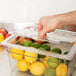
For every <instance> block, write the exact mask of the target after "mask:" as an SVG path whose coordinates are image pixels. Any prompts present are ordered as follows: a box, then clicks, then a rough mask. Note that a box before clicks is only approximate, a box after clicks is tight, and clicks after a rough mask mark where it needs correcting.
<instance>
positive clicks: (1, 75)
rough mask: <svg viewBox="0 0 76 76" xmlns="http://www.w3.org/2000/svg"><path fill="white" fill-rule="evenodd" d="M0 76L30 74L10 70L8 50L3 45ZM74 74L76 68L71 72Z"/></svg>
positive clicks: (0, 50)
mask: <svg viewBox="0 0 76 76" xmlns="http://www.w3.org/2000/svg"><path fill="white" fill-rule="evenodd" d="M0 76H30V75H29V74H24V73H20V72H18V71H17V72H16V73H14V72H11V70H10V65H9V57H8V52H7V51H6V49H4V48H3V47H0ZM73 76H76V70H75V72H74V73H73Z"/></svg>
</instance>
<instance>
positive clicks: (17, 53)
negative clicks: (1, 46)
mask: <svg viewBox="0 0 76 76" xmlns="http://www.w3.org/2000/svg"><path fill="white" fill-rule="evenodd" d="M10 55H11V57H12V58H13V59H15V60H21V59H23V56H24V51H23V50H19V49H15V48H11V49H10Z"/></svg>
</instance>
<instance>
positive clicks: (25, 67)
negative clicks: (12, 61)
mask: <svg viewBox="0 0 76 76" xmlns="http://www.w3.org/2000/svg"><path fill="white" fill-rule="evenodd" d="M29 65H30V64H29V63H27V62H26V61H25V59H22V60H19V61H18V62H17V68H18V70H19V71H27V70H28V68H29Z"/></svg>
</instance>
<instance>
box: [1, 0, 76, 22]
mask: <svg viewBox="0 0 76 76" xmlns="http://www.w3.org/2000/svg"><path fill="white" fill-rule="evenodd" d="M72 10H76V0H0V21H8V22H9V21H11V22H34V23H36V22H38V20H39V18H40V17H41V16H44V15H52V14H57V13H64V12H69V11H72Z"/></svg>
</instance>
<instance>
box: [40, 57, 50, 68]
mask: <svg viewBox="0 0 76 76" xmlns="http://www.w3.org/2000/svg"><path fill="white" fill-rule="evenodd" d="M48 58H49V57H45V58H43V59H42V60H41V61H42V62H43V63H44V65H45V66H46V68H49V66H48V63H47V60H48Z"/></svg>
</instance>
